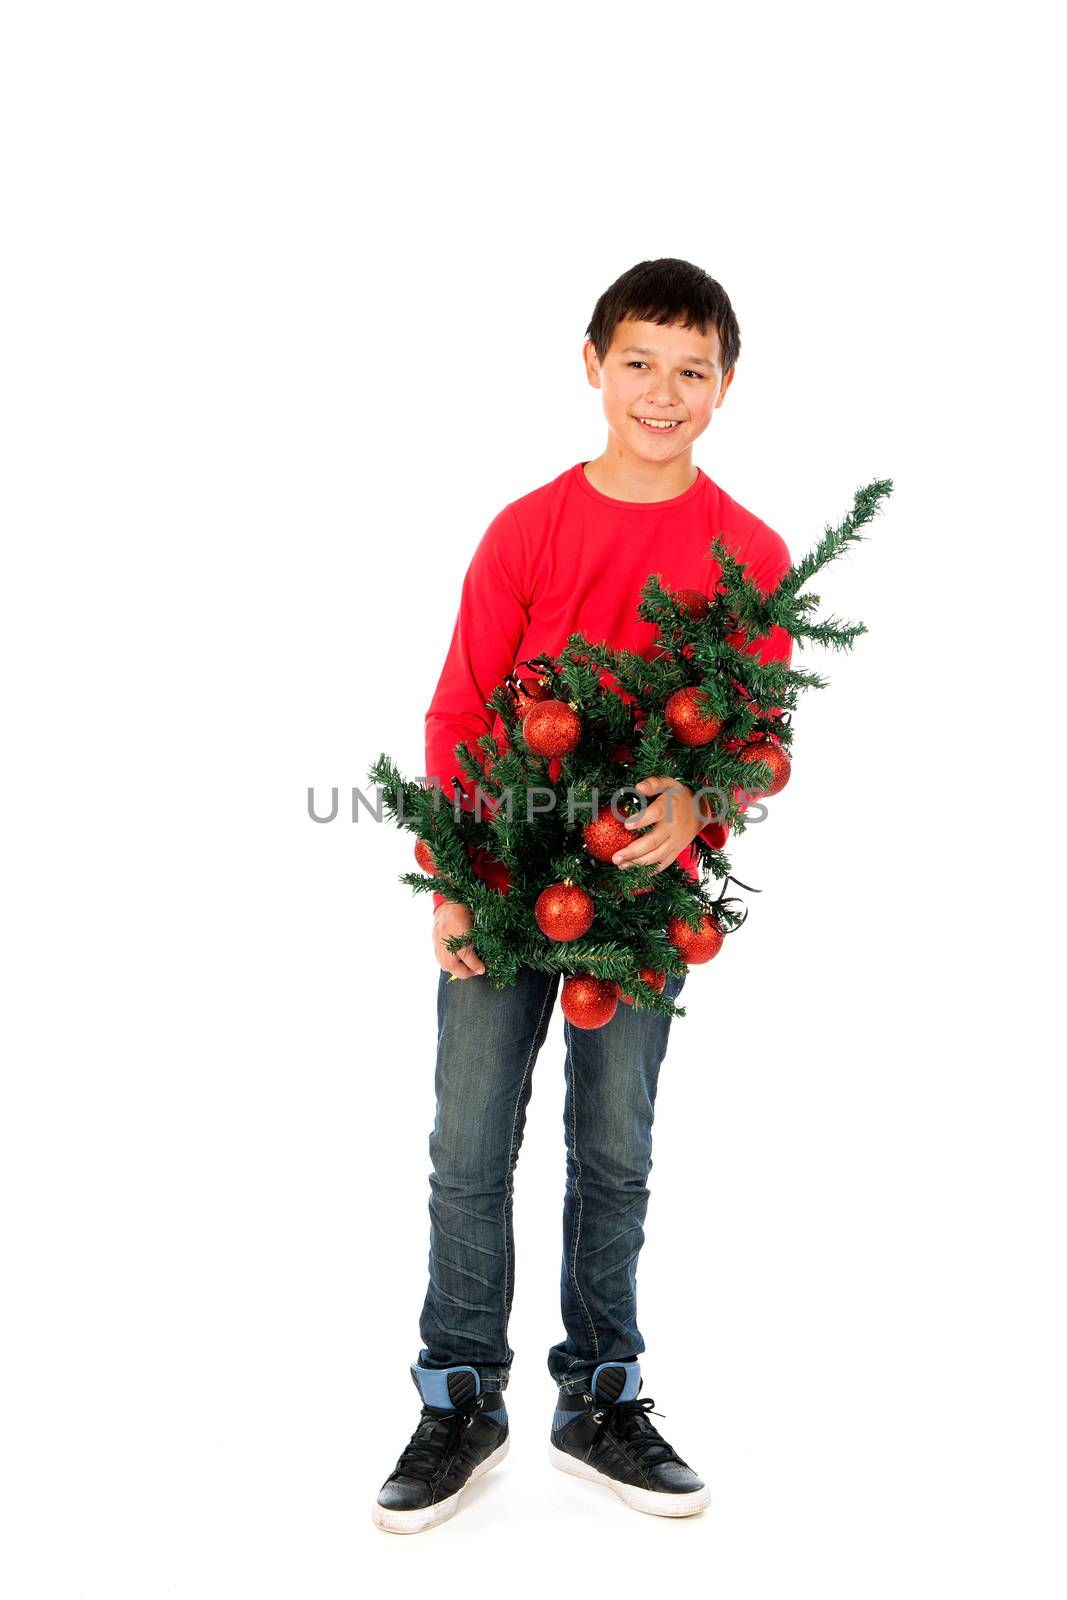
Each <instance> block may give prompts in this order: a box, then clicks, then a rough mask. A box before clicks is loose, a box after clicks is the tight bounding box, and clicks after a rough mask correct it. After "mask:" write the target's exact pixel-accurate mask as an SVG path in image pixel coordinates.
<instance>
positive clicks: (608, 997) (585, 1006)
mask: <svg viewBox="0 0 1067 1600" xmlns="http://www.w3.org/2000/svg"><path fill="white" fill-rule="evenodd" d="M559 1003H560V1007H561V1009H562V1011H563V1015H564V1016H565V1017H566V1019H567V1021H568V1022H573V1023H574V1026H575V1027H576V1028H602V1027H603V1026H604V1024H605V1022H610V1021H611V1019H612V1017H613V1016H614V1015H615V1013H616V1011H617V1010H618V1008H619V997H618V995H617V994H616V993H615V985H614V984H613V983H609V982H608V980H607V979H606V978H594V977H593V975H592V973H589V972H579V973H577V974H576V975H575V976H574V977H573V978H568V979H567V981H566V982H565V983H564V985H563V990H562V992H561V994H560V1001H559Z"/></svg>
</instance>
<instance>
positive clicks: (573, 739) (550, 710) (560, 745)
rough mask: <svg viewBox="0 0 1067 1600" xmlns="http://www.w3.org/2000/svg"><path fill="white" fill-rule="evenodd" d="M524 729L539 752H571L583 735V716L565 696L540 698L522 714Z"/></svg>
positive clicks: (537, 752) (536, 752) (558, 753)
mask: <svg viewBox="0 0 1067 1600" xmlns="http://www.w3.org/2000/svg"><path fill="white" fill-rule="evenodd" d="M522 732H523V736H524V738H525V740H526V743H527V745H528V746H529V748H530V749H531V750H532V751H533V752H534V754H535V755H538V756H569V755H570V753H571V751H572V750H577V748H578V741H579V739H580V738H581V737H582V719H581V717H580V716H579V715H578V713H577V711H575V709H574V707H573V706H570V705H568V704H567V702H566V701H565V700H540V701H538V703H537V705H535V706H534V707H533V708H532V709H531V710H530V711H528V712H527V713H526V715H525V717H524V718H523V722H522Z"/></svg>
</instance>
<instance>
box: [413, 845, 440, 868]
mask: <svg viewBox="0 0 1067 1600" xmlns="http://www.w3.org/2000/svg"><path fill="white" fill-rule="evenodd" d="M415 860H416V861H417V862H418V863H419V866H420V867H421V868H422V870H423V872H432V873H436V872H437V862H436V861H435V860H434V858H433V851H432V850H431V849H430V847H429V845H428V844H427V843H426V840H425V839H416V841H415Z"/></svg>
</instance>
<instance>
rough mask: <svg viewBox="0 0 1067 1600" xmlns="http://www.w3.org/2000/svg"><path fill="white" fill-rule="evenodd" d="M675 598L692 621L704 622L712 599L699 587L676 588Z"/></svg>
mask: <svg viewBox="0 0 1067 1600" xmlns="http://www.w3.org/2000/svg"><path fill="white" fill-rule="evenodd" d="M673 598H674V600H675V601H676V603H677V604H678V605H680V606H681V608H682V610H683V611H684V612H685V614H686V616H687V617H688V618H689V620H690V622H703V620H704V618H705V617H706V616H707V614H708V606H709V605H710V603H711V602H710V601H709V600H708V597H707V595H706V594H701V592H700V590H699V589H676V590H675V591H674V597H673Z"/></svg>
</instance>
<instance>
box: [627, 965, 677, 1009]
mask: <svg viewBox="0 0 1067 1600" xmlns="http://www.w3.org/2000/svg"><path fill="white" fill-rule="evenodd" d="M637 976H638V977H639V978H641V979H642V980H643V981H644V982H645V983H647V984H650V985H651V986H652V988H653V989H655V991H656V993H657V994H662V993H663V991H664V989H665V988H666V986H667V974H666V973H665V972H657V971H656V969H655V968H654V967H638V969H637ZM615 992H616V994H617V995H618V997H619V999H620V1000H625V1002H626V1004H627V1005H630V1004H631V1003H632V1001H633V995H632V994H624V993H623V987H622V984H621V983H617V984H616V985H615Z"/></svg>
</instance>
